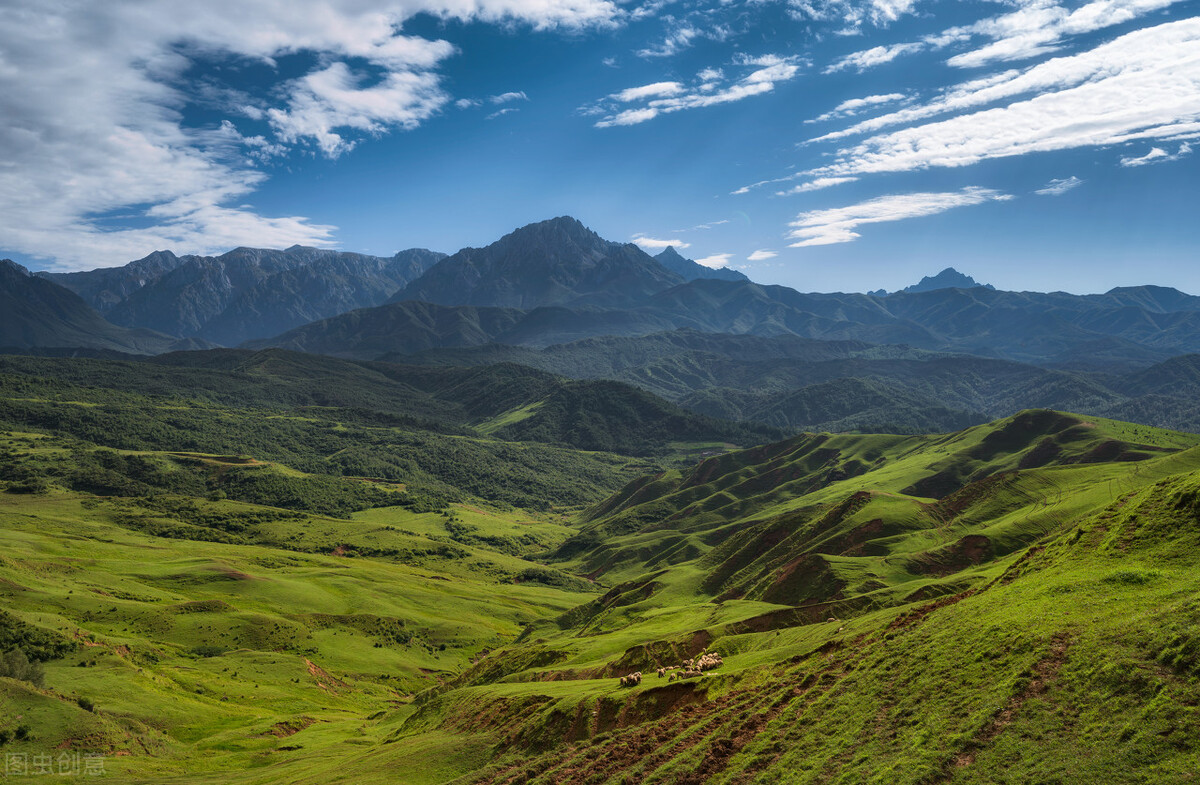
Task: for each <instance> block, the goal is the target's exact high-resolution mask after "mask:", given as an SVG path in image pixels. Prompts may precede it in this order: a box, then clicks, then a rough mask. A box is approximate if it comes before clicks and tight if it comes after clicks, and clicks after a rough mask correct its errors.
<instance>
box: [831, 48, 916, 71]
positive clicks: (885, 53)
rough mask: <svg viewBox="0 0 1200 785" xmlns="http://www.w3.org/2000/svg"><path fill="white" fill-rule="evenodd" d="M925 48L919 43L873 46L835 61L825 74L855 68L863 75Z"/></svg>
mask: <svg viewBox="0 0 1200 785" xmlns="http://www.w3.org/2000/svg"><path fill="white" fill-rule="evenodd" d="M924 48H925V46H924V44H917V43H907V44H892V45H891V46H873V47H871V48H870V49H864V50H863V51H861V52H852V53H850V54H848V55H846V56H844V57H840V58H838V59H837V60H834V61H833V62H832V63H830V64H829V65H828V66H826V67H825V73H827V74H832V73H837V72H838V71H844V70H846V69H848V68H853V69H854V70H856V71H858V72H859V73H862V72H863V71H865V70H867V69H868V68H874V67H875V66H877V65H884V64H885V63H890V62H892V61H893V60H895V59H896V58H897V57H899V56H900V55H906V54H911V53H913V52H918V51H920V50H921V49H924Z"/></svg>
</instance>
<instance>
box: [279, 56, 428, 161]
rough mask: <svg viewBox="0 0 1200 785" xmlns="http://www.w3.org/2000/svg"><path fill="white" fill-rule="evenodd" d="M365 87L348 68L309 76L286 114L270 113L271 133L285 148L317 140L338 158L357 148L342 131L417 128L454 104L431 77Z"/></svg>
mask: <svg viewBox="0 0 1200 785" xmlns="http://www.w3.org/2000/svg"><path fill="white" fill-rule="evenodd" d="M363 81H364V79H363V77H361V76H359V75H357V74H355V73H353V72H352V71H351V70H350V67H349V66H347V65H346V64H345V63H333V64H331V65H329V66H328V67H326V68H325V69H323V70H321V71H314V72H313V73H310V74H308V75H306V76H303V77H301V78H300V79H298V80H296V82H295V83H294V86H293V88H292V97H291V100H289V102H288V107H287V108H286V109H270V110H268V111H267V117H268V119H269V121H270V123H271V127H272V128H273V129H274V130H275V133H276V135H277V136H278V137H279V139H280V140H281V141H283V142H285V143H288V144H293V143H296V142H300V141H303V140H305V139H311V140H313V141H314V142H315V143H316V145H317V146H318V147H319V148H320V149H321V152H323V153H325V155H327V156H329V157H330V158H336V157H338V156H339V155H341V154H343V153H345V152H348V151H350V150H352V149H353V148H354V145H355V142H354V141H352V140H347V139H346V138H345V137H344V136H343V133H344V131H342V129H350V130H353V131H359V132H362V133H367V134H373V135H378V134H382V133H383V132H384V131H386V130H388V129H389V128H405V129H411V128H416V127H417V126H418V125H420V124H421V123H422V122H423V121H425V120H428V119H429V118H430V117H432V116H433V115H434V113H436V112H437V111H438V110H439V109H441V108H442V106H443V105H445V103H446V102H447V101H448V100H449V96H447V95H446V93H445V92H443V91H442V89H441V87H440V86H439V79H438V76H437V75H436V74H434V73H432V72H430V71H395V72H392V73H390V74H388V75H387V76H386V77H384V79H383V80H382V81H381V82H379V83H378V84H376V85H372V86H370V87H363V86H362V83H363Z"/></svg>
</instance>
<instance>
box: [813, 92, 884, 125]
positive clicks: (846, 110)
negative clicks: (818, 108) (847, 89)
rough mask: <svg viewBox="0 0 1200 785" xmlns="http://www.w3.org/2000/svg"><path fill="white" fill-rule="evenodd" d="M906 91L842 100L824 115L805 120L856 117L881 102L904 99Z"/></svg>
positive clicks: (818, 121) (821, 121)
mask: <svg viewBox="0 0 1200 785" xmlns="http://www.w3.org/2000/svg"><path fill="white" fill-rule="evenodd" d="M904 98H905V95H904V93H886V94H883V95H868V96H866V97H864V98H851V99H850V100H848V101H842V102H841V103H840V104H838V105H837V106H835V107H834V108H833V109H831V110H829V111H828V112H826V113H825V114H823V115H818V116H817V117H814V118H812V119H811V120H805V121H804V122H806V123H823V122H825V121H827V120H835V119H841V118H844V117H854V116H855V115H858V114H861V113H862V112H863V111H864V110H866V109H870V108H872V107H875V106H879V105H881V104H891V103H895V102H896V101H903V100H904Z"/></svg>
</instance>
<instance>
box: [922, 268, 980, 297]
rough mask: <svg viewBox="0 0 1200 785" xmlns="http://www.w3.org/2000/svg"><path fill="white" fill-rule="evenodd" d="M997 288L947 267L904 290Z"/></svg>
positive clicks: (929, 290) (930, 290)
mask: <svg viewBox="0 0 1200 785" xmlns="http://www.w3.org/2000/svg"><path fill="white" fill-rule="evenodd" d="M976 287H982V288H984V289H995V288H996V287H994V286H992V285H991V284H990V283H979V282H978V281H976V280H975V279H974V278H972V277H971V276H969V275H964V274H962V273H960V272H959V271H958V270H955V269H954V268H953V267H947V268H946V269H945V270H942V271H941V272H940V273H938V274H937V275H934V276H928V275H927V276H925V277H924V278H922V279H921V280H920V281H919V282H918V283H915V284H913V285H912V286H906V287H904V288H903V289H901V290H900V291H902V292H932V291H935V290H937V289H974V288H976Z"/></svg>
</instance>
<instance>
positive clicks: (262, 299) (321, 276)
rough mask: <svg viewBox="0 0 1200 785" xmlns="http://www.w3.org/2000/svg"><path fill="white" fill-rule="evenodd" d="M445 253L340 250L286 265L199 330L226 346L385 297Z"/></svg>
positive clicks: (373, 302) (382, 300)
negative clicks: (391, 254) (388, 253)
mask: <svg viewBox="0 0 1200 785" xmlns="http://www.w3.org/2000/svg"><path fill="white" fill-rule="evenodd" d="M444 256H445V254H440V253H436V252H434V251H427V250H424V249H412V250H408V251H401V252H400V253H398V254H396V255H395V256H394V257H392V258H390V259H382V258H379V257H374V256H363V255H361V254H347V253H338V254H334V255H330V256H326V257H323V258H317V259H316V260H315V261H313V262H312V263H311V264H307V265H305V266H303V267H296V268H292V269H284V270H280V271H279V272H277V273H275V274H273V275H271V276H269V277H267V278H266V279H264V280H263V281H262V282H260V283H258V284H256V285H255V286H253V287H251V288H250V289H249V290H248V291H245V292H243V293H242V294H241V295H240V296H238V297H237V299H235V300H234V301H233V302H232V303H230V304H229V306H228V307H227V308H225V310H224V311H222V312H221V314H220V315H219V316H217V317H216V318H214V319H212V320H210V321H209V322H208V323H207V324H206V325H205V326H204V328H203V329H201V330H200V331H199V334H200V335H201V336H203V337H205V338H208V339H210V340H212V341H215V342H217V343H220V344H225V345H227V346H234V345H237V344H239V343H241V342H243V341H246V340H249V339H251V338H261V337H264V336H268V335H274V334H277V333H279V332H282V331H285V330H290V329H291V328H293V327H299V326H300V325H303V324H308V323H309V322H312V321H316V320H318V319H324V318H327V317H330V316H335V315H337V314H341V313H345V312H347V311H351V310H354V309H356V308H363V307H367V306H371V305H378V304H380V303H383V302H386V301H387V299H388V297H390V296H391V295H392V293H393V292H395V291H396V289H398V288H400V287H401V286H403V285H404V284H405V283H406V282H408V281H410V280H412V279H413V278H416V277H418V276H419V275H421V273H423V272H424V271H425V270H426V269H428V268H429V267H430V266H432V265H433V264H435V263H436V262H437V261H438V260H439V259H441V258H444Z"/></svg>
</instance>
